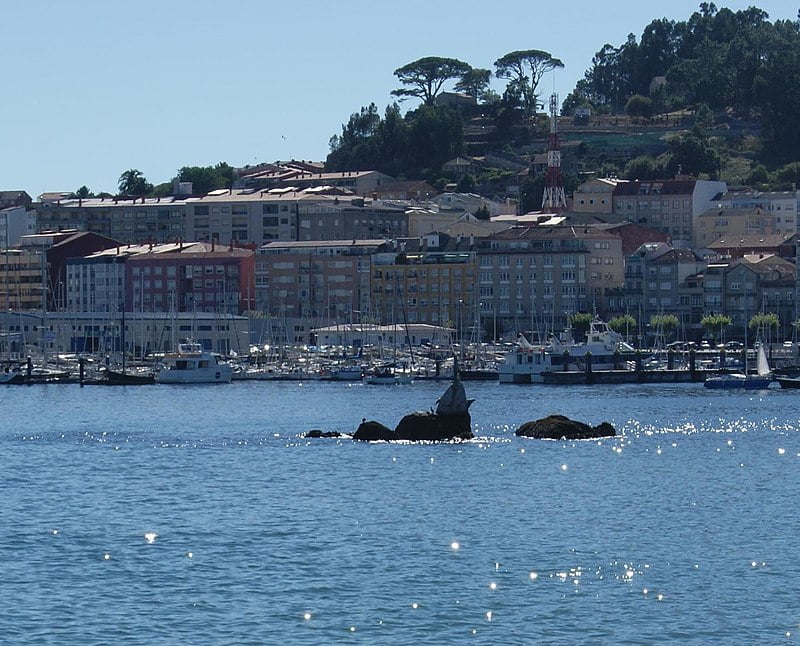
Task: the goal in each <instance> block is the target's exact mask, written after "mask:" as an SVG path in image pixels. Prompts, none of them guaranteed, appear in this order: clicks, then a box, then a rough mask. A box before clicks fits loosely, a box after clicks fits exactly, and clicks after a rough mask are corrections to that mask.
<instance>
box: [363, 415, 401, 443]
mask: <svg viewBox="0 0 800 646" xmlns="http://www.w3.org/2000/svg"><path fill="white" fill-rule="evenodd" d="M353 439H354V440H361V441H363V442H381V441H383V442H391V441H392V440H397V439H399V438H398V437H397V433H395V432H394V431H393V430H392V429H390V428H389V427H387V426H384V425H383V424H381V423H380V422H375V421H369V422H368V421H366V420H364V421H362V422H361V424H359V425H358V430H356V432H355V433H354V434H353Z"/></svg>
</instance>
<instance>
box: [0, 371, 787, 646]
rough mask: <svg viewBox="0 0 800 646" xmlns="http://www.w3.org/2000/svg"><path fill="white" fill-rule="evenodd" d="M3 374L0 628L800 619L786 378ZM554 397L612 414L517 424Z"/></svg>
mask: <svg viewBox="0 0 800 646" xmlns="http://www.w3.org/2000/svg"><path fill="white" fill-rule="evenodd" d="M444 387H445V385H444V384H441V383H440V384H420V383H417V384H414V385H411V386H398V387H375V386H362V385H361V384H356V385H347V384H334V383H303V384H300V383H235V384H231V385H230V386H212V387H203V386H193V387H180V386H177V387H168V386H153V387H138V388H128V387H117V388H84V389H79V388H78V387H77V386H32V387H7V388H5V389H4V390H2V395H1V396H2V399H0V412H2V416H0V419H2V420H3V426H2V431H0V456H2V457H1V458H0V459H2V467H3V468H2V474H0V520H1V521H2V523H1V524H0V529H2V531H1V532H0V563H2V570H1V571H0V591H2V596H3V603H2V605H0V635H2V638H0V641H4V642H6V643H17V644H33V643H52V644H88V643H108V644H126V643H128V644H134V643H135V644H139V643H164V644H171V643H184V644H190V643H224V644H270V643H279V642H284V643H289V644H326V643H361V644H414V643H428V644H462V643H476V644H530V643H544V644H567V643H613V644H642V643H676V644H687V643H695V644H707V643H737V644H743V643H781V642H787V643H795V642H796V641H797V640H798V634H800V606H799V605H798V603H797V588H798V584H797V581H798V580H799V579H800V559H798V550H797V539H798V535H800V532H798V530H799V529H800V514H798V512H797V504H798V500H800V478H799V477H798V473H800V468H799V467H800V434H799V433H798V426H799V425H800V417H799V416H798V411H799V410H800V409H799V408H798V400H797V397H798V393H799V392H800V391H794V392H792V391H780V390H769V391H765V392H759V393H745V392H742V393H732V392H722V391H719V392H709V391H706V390H704V389H703V388H702V387H701V386H700V385H698V384H685V385H683V384H682V385H671V386H658V385H648V386H612V387H609V386H606V387H603V386H596V387H542V386H527V387H515V386H508V385H503V386H501V385H499V384H480V383H476V384H467V391H468V395H469V396H470V397H474V398H475V399H476V402H475V404H473V409H472V413H473V425H474V426H475V430H476V434H477V435H478V436H479V439H477V440H475V441H472V442H467V443H461V444H428V445H387V444H375V445H369V444H355V443H353V442H352V441H350V440H305V439H303V438H302V434H303V433H304V432H305V431H307V430H309V429H311V428H321V429H323V430H339V431H352V430H354V429H355V428H356V426H357V425H358V423H359V422H360V421H361V418H362V417H366V418H368V419H377V420H379V421H383V422H384V423H386V424H387V425H389V426H394V425H395V424H396V423H397V422H398V421H399V419H400V417H401V416H402V415H403V414H404V413H405V412H409V411H411V410H415V409H427V408H429V407H431V406H432V405H434V404H435V401H436V398H437V396H438V395H439V394H440V393H441V392H442V391H443V390H444ZM552 412H559V413H563V414H566V415H568V416H570V417H573V418H576V419H580V420H582V421H586V422H590V423H593V424H597V423H599V422H601V421H610V422H611V423H612V424H614V425H615V427H616V428H617V430H618V432H621V433H622V436H621V437H619V438H616V439H610V440H604V441H602V442H595V441H584V442H542V441H534V440H525V439H522V438H516V437H514V434H513V433H514V429H515V428H516V427H517V426H518V425H519V424H520V423H522V422H524V421H528V420H532V419H537V418H539V417H542V416H544V415H547V414H549V413H552Z"/></svg>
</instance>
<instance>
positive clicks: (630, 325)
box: [608, 314, 639, 341]
mask: <svg viewBox="0 0 800 646" xmlns="http://www.w3.org/2000/svg"><path fill="white" fill-rule="evenodd" d="M608 327H610V328H611V329H612V330H614V332H618V333H619V334H624V335H625V340H627V341H630V337H631V334H636V330H637V329H638V327H639V324H638V323H637V322H636V319H635V318H633V317H632V316H631V315H630V314H625V315H623V316H615V317H614V318H613V319H611V320H610V321H609V322H608Z"/></svg>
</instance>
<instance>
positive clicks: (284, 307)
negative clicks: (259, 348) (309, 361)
mask: <svg viewBox="0 0 800 646" xmlns="http://www.w3.org/2000/svg"><path fill="white" fill-rule="evenodd" d="M383 243H384V240H383V239H373V240H347V241H342V240H340V241H319V240H317V241H286V242H278V241H275V242H269V243H267V244H265V245H263V246H262V247H260V248H259V249H258V250H257V252H256V259H255V307H254V308H253V309H255V310H256V311H257V312H259V313H261V314H262V315H263V316H264V317H265V318H267V319H269V320H268V321H267V323H268V324H267V325H266V326H265V327H266V328H268V329H267V330H266V332H265V334H264V335H262V336H266V337H268V339H265V341H266V340H271V341H272V342H288V343H307V342H308V341H309V339H310V330H311V329H312V328H313V327H320V326H324V325H330V324H344V323H351V322H353V321H354V320H355V321H360V320H362V319H363V320H366V319H368V318H371V306H370V267H371V254H372V253H373V252H375V251H376V250H377V249H379V248H380V246H381V245H382V244H383Z"/></svg>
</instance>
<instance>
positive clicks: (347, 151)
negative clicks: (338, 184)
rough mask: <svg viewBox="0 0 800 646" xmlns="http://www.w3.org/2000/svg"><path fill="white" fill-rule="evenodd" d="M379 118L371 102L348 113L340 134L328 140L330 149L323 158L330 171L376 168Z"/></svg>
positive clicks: (376, 108)
mask: <svg viewBox="0 0 800 646" xmlns="http://www.w3.org/2000/svg"><path fill="white" fill-rule="evenodd" d="M380 123H381V117H380V115H379V114H378V107H377V106H376V105H375V104H374V103H370V104H369V105H368V106H365V107H362V108H361V110H360V111H359V112H354V113H353V114H351V115H350V120H349V121H348V122H347V124H343V125H342V134H341V135H333V137H331V139H330V142H329V144H330V149H331V152H330V154H329V155H328V158H327V160H326V161H325V167H326V168H327V169H328V170H329V171H346V170H362V169H364V168H377V164H376V158H377V150H376V147H377V141H376V140H375V138H374V135H375V134H376V133H377V132H378V127H379V125H380Z"/></svg>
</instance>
